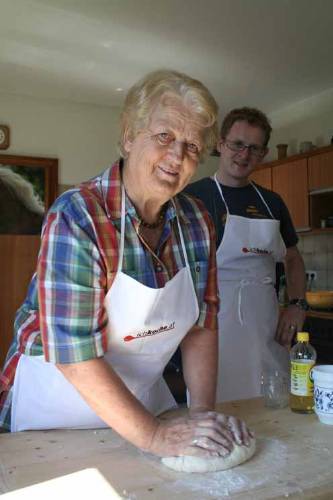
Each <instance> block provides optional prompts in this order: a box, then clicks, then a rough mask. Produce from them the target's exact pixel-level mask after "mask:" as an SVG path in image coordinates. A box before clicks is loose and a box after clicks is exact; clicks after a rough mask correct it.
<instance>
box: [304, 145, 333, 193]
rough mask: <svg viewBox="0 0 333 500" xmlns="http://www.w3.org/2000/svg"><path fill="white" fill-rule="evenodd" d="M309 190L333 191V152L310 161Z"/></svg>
mask: <svg viewBox="0 0 333 500" xmlns="http://www.w3.org/2000/svg"><path fill="white" fill-rule="evenodd" d="M308 169H309V190H310V191H312V190H315V189H327V188H331V189H333V150H332V151H327V152H326V153H324V152H322V153H320V154H316V155H314V156H311V157H310V158H309V159H308Z"/></svg>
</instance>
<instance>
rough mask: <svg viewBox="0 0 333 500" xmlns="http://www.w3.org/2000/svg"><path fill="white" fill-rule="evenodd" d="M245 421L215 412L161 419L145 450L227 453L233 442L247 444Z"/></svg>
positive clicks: (169, 453)
mask: <svg viewBox="0 0 333 500" xmlns="http://www.w3.org/2000/svg"><path fill="white" fill-rule="evenodd" d="M250 436H251V434H250V431H249V430H248V429H247V427H246V425H245V423H244V422H242V421H241V420H239V419H237V418H235V417H228V416H226V415H221V414H219V413H216V412H206V413H201V414H200V416H199V415H195V416H193V415H191V416H190V417H181V418H176V419H173V420H167V421H165V420H164V421H160V424H159V426H158V429H157V431H156V433H155V435H154V438H153V442H152V445H151V447H150V448H149V450H148V451H151V452H152V453H155V454H157V455H160V456H182V455H193V456H201V457H213V456H227V455H228V454H229V453H230V452H231V451H232V449H233V447H234V443H237V444H245V445H248V444H249V443H250Z"/></svg>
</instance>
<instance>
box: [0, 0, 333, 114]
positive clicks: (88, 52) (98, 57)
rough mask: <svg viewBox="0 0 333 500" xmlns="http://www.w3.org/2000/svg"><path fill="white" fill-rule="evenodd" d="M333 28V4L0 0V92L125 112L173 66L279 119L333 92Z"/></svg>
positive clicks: (227, 104) (221, 99)
mask: <svg viewBox="0 0 333 500" xmlns="http://www.w3.org/2000/svg"><path fill="white" fill-rule="evenodd" d="M332 25H333V2H332V0H316V1H313V0H0V91H2V92H9V93H14V94H24V95H30V96H38V97H46V98H50V97H51V98H56V99H65V100H70V101H74V102H83V103H92V104H97V105H107V106H119V105H121V103H122V101H123V98H124V95H125V93H126V90H127V89H128V88H129V87H130V86H131V85H132V84H133V83H134V82H135V81H136V80H137V79H138V78H140V77H141V76H142V75H144V74H145V73H146V72H148V71H151V70H154V69H157V68H174V69H177V70H180V71H184V72H186V73H188V74H190V75H191V76H194V77H196V78H199V79H200V80H202V81H203V82H204V83H205V84H206V85H207V86H208V88H209V89H210V90H211V91H212V92H213V94H214V95H215V97H216V99H217V101H218V103H219V105H220V107H221V110H222V114H224V112H225V111H227V110H229V109H230V108H232V107H234V106H239V105H244V104H247V105H253V106H258V107H260V108H262V109H263V110H264V111H266V112H267V113H271V112H273V111H276V110H279V109H281V108H283V107H286V106H288V105H289V104H291V103H292V102H295V101H299V100H302V99H305V98H307V97H310V96H313V95H316V94H319V93H320V92H322V91H325V90H327V89H329V88H332V87H333V62H332V61H333V50H332V49H333V27H332ZM119 89H123V90H119Z"/></svg>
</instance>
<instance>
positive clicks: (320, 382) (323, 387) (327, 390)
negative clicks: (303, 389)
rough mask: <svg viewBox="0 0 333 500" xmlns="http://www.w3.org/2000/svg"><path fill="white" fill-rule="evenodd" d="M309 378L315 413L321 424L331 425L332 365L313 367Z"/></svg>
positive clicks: (332, 422) (332, 416) (332, 409)
mask: <svg viewBox="0 0 333 500" xmlns="http://www.w3.org/2000/svg"><path fill="white" fill-rule="evenodd" d="M311 378H312V380H313V383H314V392H313V395H314V402H315V412H316V414H317V415H318V418H319V420H320V421H321V422H322V423H323V424H328V425H333V365H318V366H314V367H313V368H312V370H311Z"/></svg>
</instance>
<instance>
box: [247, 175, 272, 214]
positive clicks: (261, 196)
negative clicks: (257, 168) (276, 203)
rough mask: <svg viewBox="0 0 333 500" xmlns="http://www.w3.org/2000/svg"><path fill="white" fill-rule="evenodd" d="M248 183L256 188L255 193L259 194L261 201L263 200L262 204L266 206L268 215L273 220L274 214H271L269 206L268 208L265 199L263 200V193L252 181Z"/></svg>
mask: <svg viewBox="0 0 333 500" xmlns="http://www.w3.org/2000/svg"><path fill="white" fill-rule="evenodd" d="M250 184H251V186H252V187H253V188H254V189H255V190H256V192H257V194H258V195H259V196H260V198H261V201H262V202H263V204H264V205H265V207H266V208H267V210H268V213H269V215H270V216H271V217H272V219H274V220H275V217H274V215H273V214H272V212H271V209H270V208H269V206H268V205H267V203H266V201H265V198H264V197H263V195H262V194H261V192H260V191H259V189H258V188H257V186H256V185H255V184H254V183H253V182H252V181H250Z"/></svg>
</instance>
